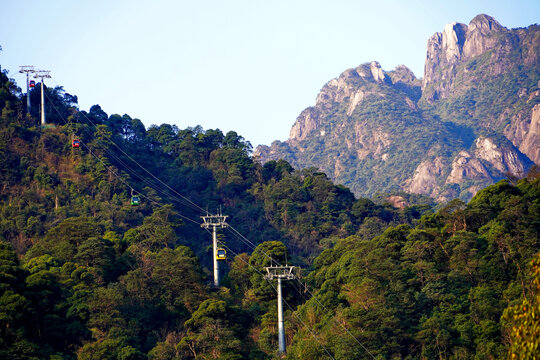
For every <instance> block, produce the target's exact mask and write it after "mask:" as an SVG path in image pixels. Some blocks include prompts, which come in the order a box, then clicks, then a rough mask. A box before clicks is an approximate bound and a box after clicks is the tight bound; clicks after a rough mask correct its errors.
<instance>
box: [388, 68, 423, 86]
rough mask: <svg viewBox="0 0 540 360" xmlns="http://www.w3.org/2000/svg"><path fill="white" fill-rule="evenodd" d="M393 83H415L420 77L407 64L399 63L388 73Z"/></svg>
mask: <svg viewBox="0 0 540 360" xmlns="http://www.w3.org/2000/svg"><path fill="white" fill-rule="evenodd" d="M388 75H389V76H390V79H391V80H392V83H393V84H396V83H403V84H407V85H414V84H415V83H416V82H417V81H418V79H417V78H416V76H415V75H414V73H413V72H412V70H411V69H409V68H408V67H406V66H405V65H398V66H396V68H395V69H394V70H393V71H390V72H389V73H388Z"/></svg>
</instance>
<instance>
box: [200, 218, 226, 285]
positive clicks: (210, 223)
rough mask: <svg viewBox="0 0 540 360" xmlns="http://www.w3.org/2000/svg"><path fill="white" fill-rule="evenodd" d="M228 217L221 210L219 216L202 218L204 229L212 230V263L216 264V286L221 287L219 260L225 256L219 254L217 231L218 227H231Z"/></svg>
mask: <svg viewBox="0 0 540 360" xmlns="http://www.w3.org/2000/svg"><path fill="white" fill-rule="evenodd" d="M227 217H228V216H227V215H223V214H222V213H221V210H220V211H219V214H218V215H208V214H207V215H206V216H201V218H202V219H203V223H202V224H201V227H202V228H205V229H208V228H212V261H213V263H214V286H215V287H218V286H219V262H218V260H224V259H223V258H221V259H219V258H218V257H220V256H224V254H223V255H221V254H218V248H217V234H216V229H217V228H218V227H220V228H226V227H228V226H229V224H227Z"/></svg>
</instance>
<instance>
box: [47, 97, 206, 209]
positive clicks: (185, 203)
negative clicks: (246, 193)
mask: <svg viewBox="0 0 540 360" xmlns="http://www.w3.org/2000/svg"><path fill="white" fill-rule="evenodd" d="M45 95H46V96H47V98H48V99H49V102H50V103H51V104H52V105H53V106H54V107H55V105H54V104H53V103H52V101H51V100H50V98H49V96H48V95H47V94H45ZM55 110H56V111H57V113H58V114H59V115H60V117H62V115H61V114H60V112H59V111H58V109H57V108H56V107H55ZM83 115H84V114H83ZM85 117H86V116H85ZM86 118H87V119H88V117H86ZM62 120H63V121H64V122H65V123H66V120H65V119H64V118H63V117H62ZM88 121H89V122H90V123H92V125H94V127H95V126H96V125H95V124H94V123H93V122H92V121H91V120H90V119H88ZM67 124H69V122H67ZM96 130H97V129H96ZM97 131H99V130H97ZM83 132H86V133H87V134H90V137H93V138H94V139H95V136H93V135H94V134H93V132H92V131H91V130H89V129H83ZM102 134H103V133H102ZM107 140H108V141H109V142H110V143H112V144H113V145H115V146H116V147H117V148H119V149H121V148H120V147H118V145H117V144H116V143H114V142H113V141H112V140H111V139H107ZM106 153H107V156H108V157H110V158H112V159H114V160H116V161H117V162H118V163H119V164H121V165H122V166H123V167H124V168H125V170H126V171H127V172H128V173H131V174H132V176H134V177H136V178H139V179H140V180H141V181H143V182H144V183H145V184H147V185H148V186H149V187H150V188H152V189H153V190H155V191H156V192H157V193H161V194H162V195H166V196H168V197H172V198H176V199H177V201H178V202H179V203H180V204H182V205H187V206H188V207H191V208H192V209H193V210H197V211H199V209H200V207H198V206H197V207H193V205H191V204H192V203H193V202H191V200H189V199H188V200H187V201H186V200H184V199H182V198H180V197H176V196H175V195H171V193H169V192H166V191H165V190H163V189H161V188H160V187H159V185H158V184H156V183H152V182H150V181H149V180H148V179H147V178H145V177H143V176H142V175H140V174H139V173H137V172H136V171H135V170H134V169H133V168H132V167H130V166H129V165H127V164H126V163H125V162H124V161H123V160H122V159H121V158H119V157H118V156H117V155H116V154H115V153H114V152H113V151H112V150H111V149H109V148H108V149H106ZM124 154H125V152H124ZM127 156H128V157H129V155H127ZM132 160H133V159H132ZM133 161H134V160H133ZM137 165H139V166H140V167H142V165H140V164H138V163H137ZM145 170H146V169H145ZM146 171H147V172H148V170H146ZM158 180H159V179H158ZM188 201H189V202H188Z"/></svg>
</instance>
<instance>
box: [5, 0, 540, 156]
mask: <svg viewBox="0 0 540 360" xmlns="http://www.w3.org/2000/svg"><path fill="white" fill-rule="evenodd" d="M480 13H485V14H488V15H491V16H493V17H494V18H495V19H497V20H498V21H499V22H500V23H501V24H502V25H503V26H506V27H508V28H515V27H526V26H528V25H530V24H533V23H538V22H540V1H538V0H514V1H509V0H505V1H502V0H491V1H487V0H481V1H474V0H455V1H436V0H431V1H430V0H411V1H397V0H394V1H392V0H380V1H361V0H356V1H354V0H327V1H322V0H288V1H282V0H274V1H268V0H266V1H262V0H231V1H228V0H221V1H218V0H199V1H184V0H176V1H174V0H152V1H149V0H144V1H143V0H129V1H128V0H123V1H120V0H118V1H112V0H92V1H84V2H83V1H74V0H54V1H43V0H24V1H21V0H0V46H2V48H3V51H2V52H0V65H2V68H5V69H8V70H10V74H11V75H12V76H13V77H14V78H15V79H16V80H17V81H18V83H19V85H20V86H21V87H23V88H24V77H23V76H22V75H21V74H19V73H18V72H17V71H18V69H19V65H35V66H36V67H38V68H40V69H45V70H51V75H52V76H53V77H52V79H50V80H49V81H46V84H49V85H51V86H53V85H62V86H64V88H65V90H66V91H67V92H68V93H70V94H73V95H77V96H78V98H79V104H80V108H81V109H82V110H88V109H89V108H90V106H92V105H94V104H99V105H100V106H101V107H102V108H103V110H104V111H105V112H107V113H108V114H109V115H110V114H114V113H118V114H126V113H127V114H129V115H130V116H132V117H137V118H139V119H141V120H142V121H143V123H144V124H145V125H146V126H147V127H148V126H149V125H151V124H161V123H169V124H176V125H178V127H180V128H185V127H188V126H195V125H201V126H203V127H204V128H205V129H209V128H219V129H221V130H222V131H224V132H226V131H229V130H235V131H237V132H238V133H239V134H240V135H242V136H244V137H245V138H246V139H247V140H249V141H251V143H252V144H253V145H254V146H256V145H258V144H270V143H271V142H272V141H273V140H276V139H277V140H285V139H287V137H288V134H289V130H290V128H291V126H292V124H293V123H294V121H295V119H296V117H297V116H298V114H299V113H300V112H301V111H302V110H303V109H304V108H306V107H307V106H310V105H313V104H314V103H315V98H316V96H317V94H318V92H319V90H320V89H321V87H322V86H323V85H324V84H325V83H326V82H327V81H329V80H330V79H332V78H334V77H336V76H338V75H339V74H340V73H341V72H343V71H344V70H346V69H347V68H351V67H356V66H358V65H359V64H361V63H364V62H369V61H372V60H376V61H379V62H380V63H381V65H382V67H383V69H384V70H387V71H389V70H392V69H394V68H395V67H396V66H397V65H399V64H404V65H406V66H408V67H409V68H411V69H412V70H413V71H414V73H415V74H416V76H417V77H422V76H423V65H424V58H425V52H426V43H427V40H428V38H429V37H430V36H431V35H432V34H433V33H435V32H437V31H442V30H443V28H444V25H445V24H447V23H451V22H454V21H458V22H463V23H466V24H468V23H469V22H470V20H471V19H472V18H473V17H474V16H475V15H477V14H480Z"/></svg>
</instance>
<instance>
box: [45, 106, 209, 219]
mask: <svg viewBox="0 0 540 360" xmlns="http://www.w3.org/2000/svg"><path fill="white" fill-rule="evenodd" d="M51 104H52V103H51ZM52 105H53V107H54V109H55V110H56V112H57V113H58V115H60V117H61V118H62V120H63V121H64V122H66V120H65V119H64V118H63V116H62V114H61V113H60V112H59V111H58V109H57V108H56V106H55V105H54V104H52ZM82 145H83V146H84V147H85V148H86V149H87V150H88V152H89V153H90V154H91V155H92V156H93V157H95V158H96V159H98V160H99V161H100V162H101V163H102V164H103V166H105V168H107V170H108V171H110V172H111V173H112V174H113V175H114V176H116V177H117V178H118V179H119V180H120V181H121V182H122V183H123V184H124V185H126V186H127V187H128V188H130V189H132V187H131V186H130V185H129V184H128V183H127V182H126V181H125V180H124V179H122V178H121V177H120V176H119V175H118V174H117V173H116V172H115V171H114V170H112V169H111V167H110V166H109V165H107V164H106V163H105V162H104V161H103V159H101V158H100V157H99V156H97V155H96V154H94V152H93V151H92V149H90V147H88V145H86V143H84V142H83V143H82ZM139 195H140V196H141V197H143V198H145V199H148V200H149V202H152V203H154V204H157V205H158V206H159V207H164V206H165V205H163V204H161V203H159V202H157V201H155V200H154V199H151V198H150V197H148V196H146V195H144V194H142V193H139ZM174 212H175V213H176V214H177V215H178V216H180V217H181V218H183V219H185V220H188V221H191V222H193V223H195V224H197V225H200V222H198V221H195V220H193V219H191V218H189V217H187V216H185V215H183V214H181V213H179V212H178V211H174Z"/></svg>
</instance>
